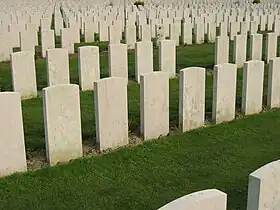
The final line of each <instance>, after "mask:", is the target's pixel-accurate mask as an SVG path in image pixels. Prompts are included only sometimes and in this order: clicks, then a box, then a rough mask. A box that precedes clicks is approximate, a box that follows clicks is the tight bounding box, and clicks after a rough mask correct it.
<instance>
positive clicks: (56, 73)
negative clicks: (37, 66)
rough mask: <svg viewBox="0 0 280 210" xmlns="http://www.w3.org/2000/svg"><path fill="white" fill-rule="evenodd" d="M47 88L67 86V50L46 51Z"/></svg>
mask: <svg viewBox="0 0 280 210" xmlns="http://www.w3.org/2000/svg"><path fill="white" fill-rule="evenodd" d="M46 60H47V80H48V86H52V85H60V84H69V83H70V78H69V60H68V50H67V49H58V48H57V49H50V50H47V57H46Z"/></svg>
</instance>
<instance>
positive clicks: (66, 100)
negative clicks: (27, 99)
mask: <svg viewBox="0 0 280 210" xmlns="http://www.w3.org/2000/svg"><path fill="white" fill-rule="evenodd" d="M43 108H44V125H45V139H46V153H47V160H48V162H49V164H50V165H55V164H57V163H58V162H67V161H69V160H71V159H76V158H80V157H82V155H83V152H82V130H81V113H80V94H79V86H78V85H74V84H67V85H65V84H64V85H54V86H51V87H47V88H44V89H43Z"/></svg>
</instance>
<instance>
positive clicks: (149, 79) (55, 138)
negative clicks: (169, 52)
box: [0, 53, 280, 174]
mask: <svg viewBox="0 0 280 210" xmlns="http://www.w3.org/2000/svg"><path fill="white" fill-rule="evenodd" d="M65 54H67V53H65ZM279 66H280V58H274V59H272V60H270V66H269V76H268V77H269V80H268V92H267V103H268V106H269V108H274V107H280V92H279V91H280V89H279V84H280V73H279V71H278V68H279ZM169 77H170V75H169V74H168V73H166V72H149V73H145V74H142V75H140V116H141V117H140V124H141V126H140V128H141V129H140V131H141V135H142V136H143V139H144V141H145V140H150V139H156V138H158V137H160V136H164V135H167V134H168V133H169ZM236 77H237V66H236V65H235V64H220V65H216V66H215V67H214V77H213V106H212V120H213V122H214V123H216V124H218V123H222V122H227V121H231V120H234V118H235V111H236V110H235V101H236ZM263 81H264V62H263V61H255V60H252V61H248V62H246V63H245V64H244V69H243V88H242V105H241V110H242V112H243V113H244V114H245V115H251V114H257V113H259V112H261V111H262V104H263V103H262V100H263ZM179 86H180V91H179V126H180V130H181V131H182V132H186V131H190V130H192V129H196V128H199V127H202V126H204V119H205V68H198V67H191V68H186V69H182V70H181V71H180V83H179ZM19 98H20V93H18V92H2V93H0V102H1V105H2V109H1V115H0V116H1V117H0V123H1V122H2V123H1V125H4V126H2V127H1V132H0V133H1V141H0V143H1V145H2V146H1V147H0V159H1V160H7V159H9V160H14V161H15V162H16V163H15V162H14V161H9V164H11V166H10V167H7V164H8V163H6V164H4V165H1V164H0V174H1V173H2V174H4V173H6V174H9V173H12V172H15V171H17V170H16V169H18V170H19V171H20V170H21V169H22V168H26V166H24V164H25V163H26V160H25V149H24V134H23V130H22V129H23V122H22V114H21V102H20V99H19ZM94 106H95V123H96V140H97V145H98V148H99V150H100V151H104V150H107V149H115V148H117V147H121V146H125V145H127V144H128V143H129V138H128V114H127V113H128V108H127V79H126V78H123V77H109V78H104V79H99V80H96V81H94ZM116 107H117V108H118V111H117V112H116ZM43 109H44V124H45V126H44V127H45V142H46V150H47V159H48V162H49V164H50V165H54V164H56V163H58V162H64V161H68V160H70V159H75V158H79V157H81V156H82V137H81V136H82V132H81V115H80V96H79V86H78V85H74V84H60V85H56V84H54V85H52V86H50V87H46V88H44V89H43ZM151 113H152V114H151ZM108 130H110V132H108ZM7 139H9V141H7ZM15 145H17V146H15ZM13 155H14V156H13ZM12 156H13V157H12ZM18 159H20V160H18ZM23 159H24V160H23ZM17 160H18V162H17ZM19 163H20V164H19ZM14 164H15V165H16V166H15V165H14ZM3 171H4V172H3Z"/></svg>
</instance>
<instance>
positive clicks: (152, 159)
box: [0, 43, 280, 210]
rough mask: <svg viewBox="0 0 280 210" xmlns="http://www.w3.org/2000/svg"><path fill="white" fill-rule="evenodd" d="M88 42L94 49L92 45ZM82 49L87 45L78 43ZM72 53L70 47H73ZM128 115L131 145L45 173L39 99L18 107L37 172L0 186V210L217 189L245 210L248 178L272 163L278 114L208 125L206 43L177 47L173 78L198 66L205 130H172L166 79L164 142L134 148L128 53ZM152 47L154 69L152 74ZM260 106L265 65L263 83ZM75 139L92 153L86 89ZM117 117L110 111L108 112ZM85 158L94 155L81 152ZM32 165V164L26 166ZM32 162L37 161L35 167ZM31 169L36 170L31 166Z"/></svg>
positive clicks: (150, 201)
mask: <svg viewBox="0 0 280 210" xmlns="http://www.w3.org/2000/svg"><path fill="white" fill-rule="evenodd" d="M93 44H96V43H93ZM86 45H88V43H87V44H86ZM101 45H102V47H100V50H101V53H100V66H101V68H100V69H101V78H103V77H107V76H108V71H107V67H108V64H107V63H108V58H107V52H106V47H104V46H106V44H104V43H101ZM76 47H77V45H76ZM128 60H129V64H128V65H129V78H130V79H131V80H130V81H129V85H128V112H129V115H128V116H129V129H130V131H131V133H130V137H131V145H130V146H128V147H126V148H121V149H118V150H116V151H114V152H109V153H105V154H103V155H93V156H94V157H86V158H84V159H78V160H74V161H73V162H72V163H71V164H61V165H58V166H55V167H52V168H47V167H45V166H44V160H41V161H39V160H40V158H43V157H44V155H43V154H44V148H45V144H44V124H43V110H42V98H41V97H40V96H39V97H37V98H33V99H29V100H24V101H22V105H23V121H24V129H25V130H24V131H25V141H26V150H27V157H28V163H29V168H30V169H34V168H39V167H41V166H42V167H43V169H41V170H37V171H32V170H31V171H30V172H28V173H24V174H15V175H12V176H10V177H7V178H5V179H1V180H0V198H1V199H0V209H27V208H28V209H96V210H97V209H130V210H131V209H133V210H134V209H139V210H140V209H141V210H142V209H157V208H159V207H160V206H162V205H164V204H165V203H167V202H169V201H171V200H174V199H176V198H178V197H180V196H183V195H186V194H188V193H191V192H194V191H198V190H202V189H206V188H217V189H220V190H222V191H224V192H226V193H227V194H228V203H229V204H228V205H229V206H228V209H229V210H237V209H245V206H246V196H247V183H248V174H250V173H251V172H252V171H254V170H255V169H257V168H259V167H261V166H263V165H265V164H266V163H268V162H271V161H273V160H276V159H278V158H279V154H280V150H279V149H278V147H277V146H275V145H278V144H277V143H278V139H279V136H280V130H279V129H278V128H279V126H280V110H279V109H272V110H269V111H266V110H265V111H264V112H263V113H261V114H259V115H253V116H249V117H243V116H242V115H241V114H237V115H238V116H237V118H242V119H237V120H235V121H232V122H229V123H225V124H221V125H217V126H216V125H215V126H214V125H211V110H212V80H213V78H212V72H211V69H212V66H213V64H214V44H202V45H191V46H187V47H178V48H177V67H176V68H177V72H178V71H179V70H180V69H183V68H186V67H193V66H199V67H205V68H206V69H207V77H206V107H205V108H206V119H207V121H208V123H207V126H206V128H200V129H197V130H193V131H190V132H187V133H180V132H179V131H178V110H179V108H178V106H179V105H178V103H179V80H178V78H175V79H171V80H170V88H169V89H170V108H169V109H170V113H169V114H170V126H171V132H170V135H169V136H167V137H163V138H160V139H158V140H152V141H148V142H145V143H143V144H140V145H137V147H136V146H135V145H136V144H137V143H140V142H141V140H140V138H139V137H137V136H139V127H140V111H139V110H140V108H139V103H140V101H139V94H140V90H139V85H138V84H137V83H136V82H134V81H133V79H134V53H133V52H132V51H131V52H129V54H128ZM157 60H158V55H157V50H156V48H155V49H154V69H155V70H158V63H157ZM36 72H37V84H38V90H41V89H42V88H44V87H46V86H47V79H46V63H45V61H44V60H43V59H37V60H36ZM70 75H71V83H75V84H78V61H77V55H73V56H70ZM264 81H265V82H264V83H265V84H264V105H265V103H266V102H265V101H266V89H267V67H266V71H265V80H264ZM0 84H1V87H0V88H1V91H8V90H12V86H11V73H10V63H1V64H0ZM241 93H242V70H239V71H238V75H237V100H236V103H237V105H236V106H237V113H240V106H241ZM80 97H81V116H82V132H83V140H84V145H87V146H85V147H86V148H94V145H95V143H94V142H95V128H94V126H95V125H94V104H93V91H86V92H81V93H80ZM116 111H117V107H116ZM87 153H88V154H85V156H92V153H94V151H87ZM34 160H35V161H34ZM38 162H39V163H38ZM38 164H39V166H38Z"/></svg>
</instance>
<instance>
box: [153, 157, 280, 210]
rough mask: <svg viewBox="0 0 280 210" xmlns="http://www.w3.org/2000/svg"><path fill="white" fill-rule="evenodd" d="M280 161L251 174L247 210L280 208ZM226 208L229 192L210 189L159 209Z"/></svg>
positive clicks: (184, 197) (210, 209) (179, 199)
mask: <svg viewBox="0 0 280 210" xmlns="http://www.w3.org/2000/svg"><path fill="white" fill-rule="evenodd" d="M279 181H280V161H279V160H277V161H274V162H271V163H268V164H267V165H265V166H262V167H261V168H259V169H257V170H256V171H254V172H252V173H251V174H250V175H249V184H248V198H247V210H263V209H279V208H280V203H279V200H280V195H279ZM185 209H192V210H205V209H207V210H226V209H227V194H226V193H224V192H222V191H220V190H217V189H208V190H202V191H198V192H194V193H191V194H188V195H185V196H183V197H180V198H178V199H176V200H174V201H172V202H170V203H168V204H166V205H164V206H163V207H161V208H159V209H158V210H185Z"/></svg>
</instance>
